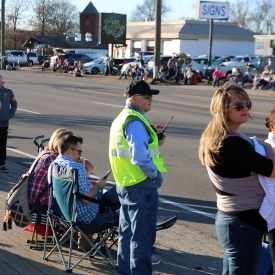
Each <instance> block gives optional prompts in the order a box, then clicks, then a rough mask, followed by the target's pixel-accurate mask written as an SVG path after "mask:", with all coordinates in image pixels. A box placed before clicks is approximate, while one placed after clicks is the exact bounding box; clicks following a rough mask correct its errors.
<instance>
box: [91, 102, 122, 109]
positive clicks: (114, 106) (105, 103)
mask: <svg viewBox="0 0 275 275" xmlns="http://www.w3.org/2000/svg"><path fill="white" fill-rule="evenodd" d="M93 103H94V104H100V105H107V106H113V107H119V108H123V106H119V105H112V104H107V103H100V102H93Z"/></svg>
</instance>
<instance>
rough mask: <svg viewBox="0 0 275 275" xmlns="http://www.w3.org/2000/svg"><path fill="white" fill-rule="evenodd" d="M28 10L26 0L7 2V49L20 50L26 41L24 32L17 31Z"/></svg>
mask: <svg viewBox="0 0 275 275" xmlns="http://www.w3.org/2000/svg"><path fill="white" fill-rule="evenodd" d="M28 8H29V1H28V0H11V1H9V2H7V7H6V39H5V44H6V48H7V49H16V48H20V47H21V45H22V44H23V42H24V41H25V40H26V35H25V34H24V33H25V31H24V30H20V29H18V26H22V24H23V20H24V18H25V15H24V14H25V12H26V11H27V9H28ZM22 40H23V41H22Z"/></svg>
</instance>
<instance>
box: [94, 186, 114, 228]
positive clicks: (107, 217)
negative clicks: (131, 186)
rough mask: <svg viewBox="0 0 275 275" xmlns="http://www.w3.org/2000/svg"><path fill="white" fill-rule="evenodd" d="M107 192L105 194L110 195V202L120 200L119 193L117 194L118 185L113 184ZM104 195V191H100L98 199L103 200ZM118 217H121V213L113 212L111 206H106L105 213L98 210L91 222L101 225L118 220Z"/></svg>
mask: <svg viewBox="0 0 275 275" xmlns="http://www.w3.org/2000/svg"><path fill="white" fill-rule="evenodd" d="M105 194H106V195H105V196H107V197H108V201H110V202H116V201H117V200H118V198H117V194H116V186H113V187H112V188H111V189H110V190H108V191H107V192H106V193H105ZM102 196H103V193H102V192H98V194H97V199H98V200H102ZM118 219H119V215H118V214H115V213H113V210H112V208H111V207H107V206H105V211H104V213H100V212H98V213H97V215H96V216H95V217H94V219H93V220H92V221H91V223H90V224H93V225H98V226H100V225H105V224H107V223H110V222H116V221H118Z"/></svg>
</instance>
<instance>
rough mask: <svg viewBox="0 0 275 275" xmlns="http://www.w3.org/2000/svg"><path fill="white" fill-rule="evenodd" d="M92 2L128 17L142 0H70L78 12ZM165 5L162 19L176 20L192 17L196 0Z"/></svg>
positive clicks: (174, 0)
mask: <svg viewBox="0 0 275 275" xmlns="http://www.w3.org/2000/svg"><path fill="white" fill-rule="evenodd" d="M216 1H217V0H216ZM90 2H92V3H93V5H94V6H95V8H96V9H97V11H98V12H114V13H122V14H127V17H128V18H129V17H130V14H131V11H134V10H135V8H136V5H137V4H142V3H143V0H126V1H123V0H91V1H89V0H78V1H72V3H73V4H74V5H76V6H77V7H78V9H79V11H80V12H82V11H83V10H84V9H85V7H86V6H87V5H88V4H89V3H90ZM166 5H167V6H170V7H171V12H170V13H169V14H167V17H165V18H163V20H164V19H165V20H178V19H179V18H182V17H183V16H184V17H186V18H192V17H193V18H194V17H195V15H196V0H166Z"/></svg>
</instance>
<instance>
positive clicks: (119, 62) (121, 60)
mask: <svg viewBox="0 0 275 275" xmlns="http://www.w3.org/2000/svg"><path fill="white" fill-rule="evenodd" d="M134 60H136V58H135V57H130V58H115V65H114V67H116V69H117V71H121V69H122V67H123V65H124V64H127V63H129V62H133V61H134Z"/></svg>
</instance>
